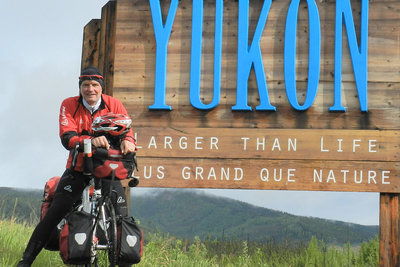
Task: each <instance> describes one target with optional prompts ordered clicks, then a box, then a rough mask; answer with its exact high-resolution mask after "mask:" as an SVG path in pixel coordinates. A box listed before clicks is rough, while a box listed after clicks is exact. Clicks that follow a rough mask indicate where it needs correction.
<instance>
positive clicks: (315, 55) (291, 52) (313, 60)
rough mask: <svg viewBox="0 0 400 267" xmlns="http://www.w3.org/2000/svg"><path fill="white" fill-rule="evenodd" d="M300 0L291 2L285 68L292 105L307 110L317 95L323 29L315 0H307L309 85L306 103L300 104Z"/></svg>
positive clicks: (287, 20)
mask: <svg viewBox="0 0 400 267" xmlns="http://www.w3.org/2000/svg"><path fill="white" fill-rule="evenodd" d="M299 3H300V0H293V1H292V3H291V4H290V7H289V11H288V14H287V19H286V30H285V51H284V69H285V84H286V94H287V97H288V100H289V103H290V105H292V107H293V108H294V109H296V110H306V109H308V108H310V107H311V105H312V104H313V102H314V100H315V97H316V95H317V89H318V83H319V65H320V53H321V30H320V23H319V14H318V8H317V5H316V4H315V2H314V0H307V4H308V21H309V23H308V25H309V29H310V35H309V49H308V53H309V58H308V62H309V65H308V85H307V96H306V100H305V102H304V104H303V105H302V106H300V105H299V102H298V101H297V93H296V71H295V70H296V31H297V15H298V13H299Z"/></svg>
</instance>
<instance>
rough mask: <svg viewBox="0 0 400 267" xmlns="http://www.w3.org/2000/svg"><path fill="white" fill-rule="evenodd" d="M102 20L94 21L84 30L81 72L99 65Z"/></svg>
mask: <svg viewBox="0 0 400 267" xmlns="http://www.w3.org/2000/svg"><path fill="white" fill-rule="evenodd" d="M100 26H101V20H100V19H92V20H91V21H90V22H89V23H88V24H87V25H86V26H85V28H84V30H83V45H82V62H81V70H83V69H84V68H86V67H89V66H98V64H99V45H100V44H99V39H100Z"/></svg>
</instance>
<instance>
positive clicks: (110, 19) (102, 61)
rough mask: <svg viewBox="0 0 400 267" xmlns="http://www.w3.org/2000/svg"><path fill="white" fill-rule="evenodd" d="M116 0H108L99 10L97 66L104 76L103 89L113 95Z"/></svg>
mask: <svg viewBox="0 0 400 267" xmlns="http://www.w3.org/2000/svg"><path fill="white" fill-rule="evenodd" d="M115 8H116V1H109V2H108V3H107V4H106V5H105V6H104V7H103V8H102V10H101V27H100V28H101V30H100V44H99V60H98V67H99V70H100V71H101V72H102V73H103V76H104V85H105V91H104V92H103V93H105V94H107V95H113V82H114V56H115V29H116V25H115V24H116V23H115V19H116V14H115V13H116V12H115Z"/></svg>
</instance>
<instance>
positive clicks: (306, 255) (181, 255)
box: [0, 220, 379, 267]
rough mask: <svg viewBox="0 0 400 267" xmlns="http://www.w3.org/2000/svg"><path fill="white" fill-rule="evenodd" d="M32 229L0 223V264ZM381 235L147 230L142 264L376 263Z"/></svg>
mask: <svg viewBox="0 0 400 267" xmlns="http://www.w3.org/2000/svg"><path fill="white" fill-rule="evenodd" d="M32 231H33V227H32V226H30V225H27V224H20V223H16V222H15V221H12V220H3V221H0V267H10V266H16V264H17V262H18V260H19V258H20V257H21V255H22V253H23V251H24V249H25V246H26V243H27V242H28V239H29V237H30V235H31V233H32ZM378 246H379V242H378V239H377V237H376V238H375V239H373V240H370V241H369V242H365V243H363V244H362V245H361V247H358V248H353V247H351V246H350V245H349V244H348V245H347V246H345V247H327V246H326V245H325V244H324V242H322V241H319V240H317V239H315V238H312V239H311V240H310V242H309V243H308V244H295V245H293V244H274V243H272V242H270V243H267V244H261V243H255V242H251V241H235V240H222V241H221V240H204V241H200V240H199V239H197V238H196V239H195V240H194V242H188V241H187V240H181V239H176V238H174V237H170V236H169V235H165V234H160V233H158V234H152V233H145V247H144V254H143V255H144V256H143V259H142V261H141V263H140V264H138V266H193V267H198V266H245V267H246V266H248V267H250V266H252V267H253V266H271V267H272V266H274V267H278V266H282V267H288V266H291V267H294V266H299V267H300V266H304V267H314V266H316V267H317V266H318V267H321V266H329V267H336V266H337V267H343V266H355V267H358V266H362V267H369V266H378V265H379V264H378V261H379V256H378V255H379V254H378V250H379V248H378ZM33 266H36V267H45V266H49V267H55V266H65V265H64V264H63V263H62V261H61V258H60V256H59V254H58V252H52V251H47V250H43V251H42V252H41V253H40V254H39V256H38V258H37V259H36V261H35V262H34V264H33Z"/></svg>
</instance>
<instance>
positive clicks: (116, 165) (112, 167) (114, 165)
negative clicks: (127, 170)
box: [108, 163, 119, 170]
mask: <svg viewBox="0 0 400 267" xmlns="http://www.w3.org/2000/svg"><path fill="white" fill-rule="evenodd" d="M108 166H110V168H111V169H113V170H115V169H116V168H118V166H119V165H118V164H116V163H110V165H108Z"/></svg>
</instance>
